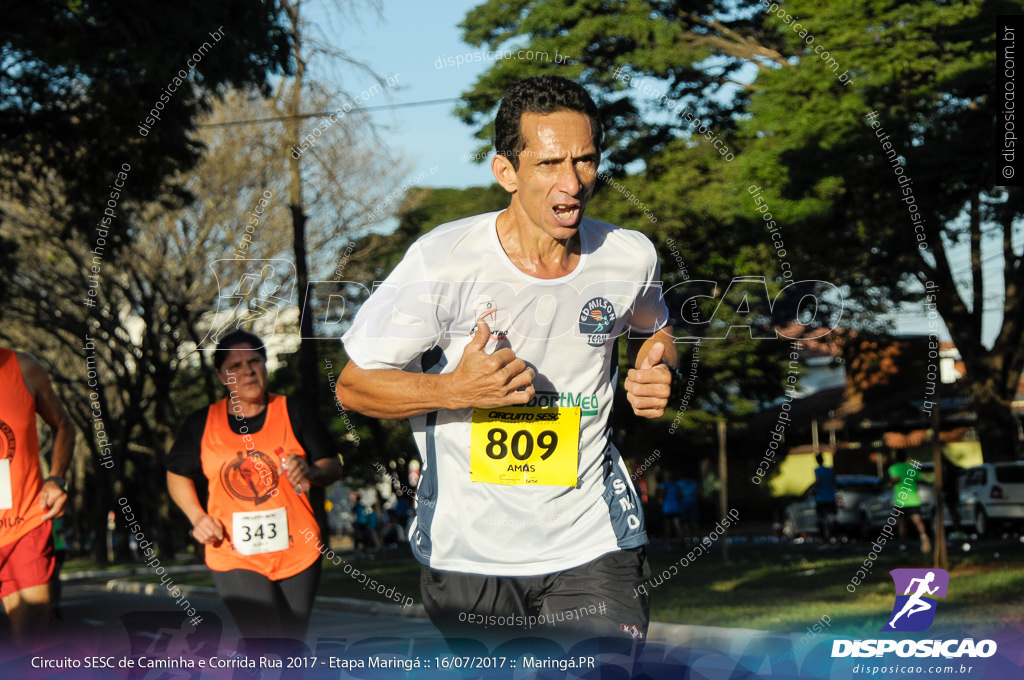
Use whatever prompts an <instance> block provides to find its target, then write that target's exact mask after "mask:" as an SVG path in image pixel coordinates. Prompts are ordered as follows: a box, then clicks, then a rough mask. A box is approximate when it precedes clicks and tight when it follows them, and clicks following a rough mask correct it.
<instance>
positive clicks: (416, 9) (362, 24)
mask: <svg viewBox="0 0 1024 680" xmlns="http://www.w3.org/2000/svg"><path fill="white" fill-rule="evenodd" d="M477 4H479V2H478V1H476V0H454V1H451V2H444V3H423V2H414V1H412V0H393V1H389V0H384V2H383V3H382V7H381V16H379V17H378V16H377V14H376V12H372V11H369V10H363V11H359V12H358V13H357V14H358V16H354V17H353V16H349V15H347V14H342V15H339V14H338V12H336V11H335V12H334V15H333V18H331V19H329V20H328V19H326V18H323V17H320V16H319V15H317V14H311V15H310V16H312V17H314V18H315V19H316V20H317V23H318V26H319V27H320V28H321V29H322V31H323V33H324V34H325V36H326V37H327V38H328V39H329V40H330V42H331V43H332V44H334V45H335V46H337V47H338V48H340V49H343V50H345V51H346V52H347V53H348V54H350V55H351V56H353V57H355V58H357V59H359V60H360V61H363V62H364V63H366V64H367V65H368V66H370V67H371V68H372V69H373V70H374V71H376V72H377V73H378V74H380V75H382V76H392V77H394V78H396V80H397V83H398V85H397V86H395V87H392V88H389V89H388V91H387V94H385V95H380V96H377V97H374V98H373V99H371V100H370V101H367V102H366V105H365V108H366V109H367V111H368V112H369V113H370V114H371V115H372V118H373V121H374V123H375V124H376V125H377V126H378V127H379V129H380V131H381V137H382V141H383V142H384V143H385V144H386V145H387V146H388V147H390V148H391V149H393V150H395V151H397V152H398V153H399V155H400V156H401V157H402V158H403V160H405V161H406V162H408V163H409V164H410V166H411V168H412V170H411V171H410V172H409V173H408V176H407V179H408V178H413V177H416V176H418V175H420V174H421V173H424V172H428V173H429V171H430V168H432V167H433V166H435V165H436V166H438V169H437V172H436V174H434V175H432V176H429V177H428V179H427V180H426V181H424V182H422V184H426V185H429V186H436V187H442V186H443V187H466V186H473V185H477V186H479V185H484V184H489V183H490V182H491V181H492V180H493V177H492V176H491V172H490V169H489V166H487V165H486V164H483V165H479V164H476V163H472V162H467V161H466V160H465V158H467V157H468V156H469V155H471V154H473V153H474V152H475V151H476V150H477V148H478V146H479V142H478V141H477V140H476V139H474V137H473V133H472V129H471V128H470V127H469V126H467V125H465V124H463V123H462V122H461V121H459V120H458V119H457V118H455V116H454V115H453V114H452V109H453V108H454V106H455V103H454V102H449V103H444V104H431V105H426V106H417V107H412V108H394V109H383V108H380V107H383V106H387V105H391V104H402V103H406V102H420V101H428V100H436V99H453V98H456V97H458V96H459V95H460V94H461V93H462V92H463V91H465V90H467V89H468V88H469V87H471V86H472V84H473V81H474V80H475V78H476V76H478V75H479V74H481V73H483V72H484V71H485V70H486V68H487V66H488V64H487V63H485V62H478V63H474V64H468V65H462V67H461V68H455V67H450V68H442V69H438V68H436V67H435V65H436V63H437V61H438V58H439V57H444V56H452V57H454V56H455V55H459V54H465V53H467V52H478V51H479V50H478V49H477V48H474V47H471V46H469V45H466V44H465V43H463V42H462V31H461V29H459V28H458V27H457V26H458V24H459V23H460V22H461V21H462V19H463V18H464V17H465V16H466V12H467V11H468V10H469V9H471V8H472V7H474V6H476V5H477ZM332 6H333V5H332ZM311 9H312V8H311ZM340 77H341V80H342V83H341V85H342V87H344V88H345V89H346V90H347V91H348V92H350V93H352V94H357V93H358V92H360V91H361V90H362V89H364V88H366V87H367V86H369V85H371V84H372V81H370V80H369V79H368V78H367V77H365V76H363V75H362V74H360V73H358V72H357V71H356V70H355V69H353V68H350V67H348V68H345V69H342V70H341V72H340Z"/></svg>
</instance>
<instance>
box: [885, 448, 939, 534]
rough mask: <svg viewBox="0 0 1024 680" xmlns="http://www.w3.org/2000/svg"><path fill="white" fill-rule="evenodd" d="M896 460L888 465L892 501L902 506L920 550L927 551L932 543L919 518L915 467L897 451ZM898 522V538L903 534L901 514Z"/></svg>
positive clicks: (919, 500)
mask: <svg viewBox="0 0 1024 680" xmlns="http://www.w3.org/2000/svg"><path fill="white" fill-rule="evenodd" d="M896 457H897V462H895V463H893V464H892V465H890V466H889V483H890V484H892V503H893V505H894V506H896V507H902V508H903V512H904V514H906V515H908V516H909V517H910V521H912V522H913V523H914V527H915V528H916V529H917V533H918V535H919V536H920V537H921V552H924V553H927V552H931V550H932V543H931V541H930V540H929V539H928V531H927V529H925V526H924V520H922V519H921V496H920V494H918V493H917V468H915V467H914V466H913V465H911V464H910V463H908V462H907V454H906V452H904V451H899V452H897V454H896ZM899 520H900V524H899V527H900V529H899V533H900V540H901V541H902V540H903V536H904V529H903V527H904V523H903V516H902V515H901V516H900V518H899Z"/></svg>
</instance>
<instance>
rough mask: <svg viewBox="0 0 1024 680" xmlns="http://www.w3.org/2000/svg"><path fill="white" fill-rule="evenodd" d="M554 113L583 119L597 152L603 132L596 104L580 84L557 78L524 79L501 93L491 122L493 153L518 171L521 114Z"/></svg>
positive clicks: (522, 145)
mask: <svg viewBox="0 0 1024 680" xmlns="http://www.w3.org/2000/svg"><path fill="white" fill-rule="evenodd" d="M556 111H575V112H577V113H582V114H583V115H585V116H587V117H588V118H589V119H590V129H591V131H593V134H594V146H595V147H597V149H598V151H600V150H601V140H602V139H603V138H604V131H603V129H602V128H601V119H600V118H599V117H598V113H597V104H595V103H594V100H593V99H591V98H590V95H589V94H587V91H586V90H584V89H583V87H582V86H581V85H579V84H578V83H574V82H573V81H571V80H568V79H567V78H562V77H561V76H533V77H532V78H524V79H523V80H520V81H519V82H517V83H515V84H514V85H512V86H511V87H509V88H508V89H507V90H505V95H504V96H503V97H502V98H501V105H500V106H499V107H498V115H497V116H496V117H495V119H494V150H495V151H496V152H497V153H498V154H499V155H501V156H505V157H506V158H508V159H509V160H510V161H511V162H512V167H513V168H515V169H516V170H519V154H520V153H521V152H522V151H523V148H524V147H525V146H526V140H524V139H523V135H522V130H521V129H520V126H519V123H520V119H521V118H522V117H523V114H524V113H539V114H541V115H545V114H549V113H555V112H556Z"/></svg>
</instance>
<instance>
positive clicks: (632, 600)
mask: <svg viewBox="0 0 1024 680" xmlns="http://www.w3.org/2000/svg"><path fill="white" fill-rule="evenodd" d="M650 575H651V570H650V567H649V566H648V564H647V551H646V549H645V548H634V549H632V550H619V551H616V552H612V553H608V554H607V555H603V556H601V557H599V558H597V559H596V560H593V561H592V562H588V563H587V564H583V565H580V566H578V567H573V568H572V569H567V570H565V571H560V572H556V573H554V574H545V575H542V576H484V575H482V574H465V573H461V572H453V571H438V570H436V569H431V568H429V567H426V566H424V567H422V570H421V572H420V591H421V594H422V596H423V606H424V607H425V608H426V610H427V615H428V616H429V617H430V620H431V622H432V623H433V624H434V625H435V626H437V628H438V629H439V630H440V631H441V632H442V633H443V634H444V636H445V637H446V638H449V639H453V638H466V639H470V640H480V641H486V642H501V641H503V640H509V639H513V638H523V637H540V638H545V639H549V640H557V641H559V642H563V643H566V644H571V643H573V642H577V641H580V640H586V639H592V638H604V637H612V638H620V639H623V640H627V641H633V640H636V641H642V640H643V639H644V638H646V637H647V626H648V623H649V622H650V598H649V597H648V595H646V594H644V593H640V592H638V591H637V590H636V587H637V586H639V585H642V584H643V583H645V582H646V581H647V580H648V579H649V578H650Z"/></svg>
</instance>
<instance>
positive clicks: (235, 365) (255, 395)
mask: <svg viewBox="0 0 1024 680" xmlns="http://www.w3.org/2000/svg"><path fill="white" fill-rule="evenodd" d="M217 375H218V376H219V377H220V381H221V383H222V384H223V385H224V387H226V388H227V389H228V391H229V392H231V391H237V393H238V398H239V399H241V400H243V401H251V402H258V401H262V399H263V395H264V393H265V392H266V390H267V362H266V361H265V360H264V359H263V356H262V355H260V353H259V352H257V351H256V350H254V349H252V348H251V347H250V346H249V345H235V346H234V347H232V348H231V349H229V350H228V358H227V359H225V360H224V363H223V364H221V366H220V370H218V371H217Z"/></svg>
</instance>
